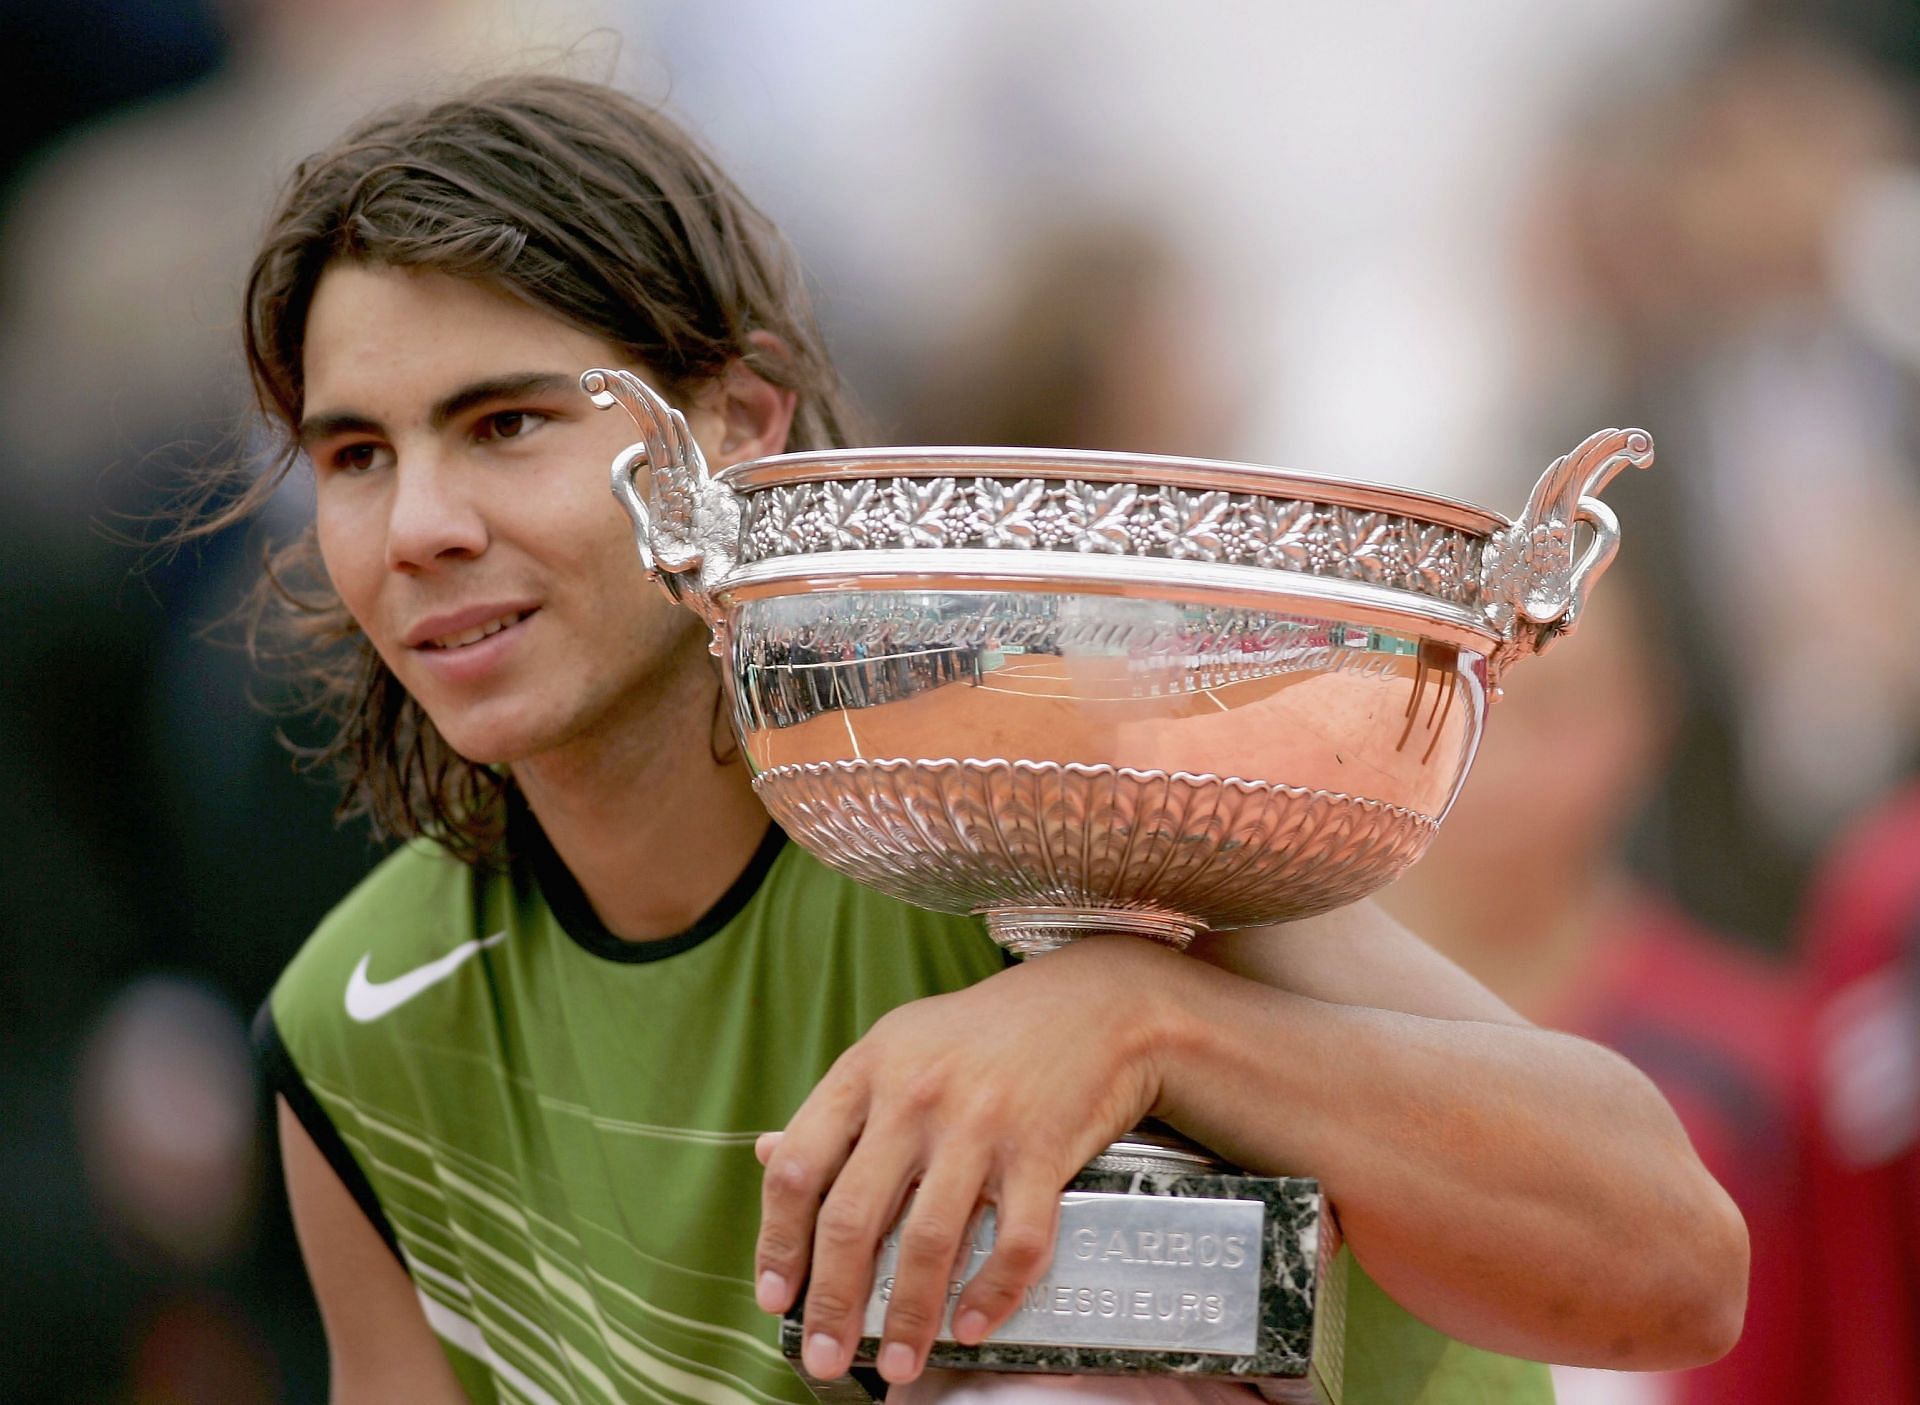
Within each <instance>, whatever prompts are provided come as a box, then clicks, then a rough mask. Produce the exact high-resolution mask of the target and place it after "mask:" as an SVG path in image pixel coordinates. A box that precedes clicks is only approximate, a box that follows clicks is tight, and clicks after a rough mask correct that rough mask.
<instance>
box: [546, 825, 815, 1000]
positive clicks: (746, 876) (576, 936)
mask: <svg viewBox="0 0 1920 1405" xmlns="http://www.w3.org/2000/svg"><path fill="white" fill-rule="evenodd" d="M509 823H510V824H511V825H512V826H513V833H512V840H511V842H512V844H513V848H514V852H516V853H522V854H525V855H526V856H527V858H528V860H529V861H530V862H531V864H532V866H533V873H534V877H535V879H536V880H537V881H538V882H539V884H540V892H541V893H542V895H543V896H545V898H546V900H547V906H548V907H549V908H550V909H552V911H553V915H554V919H555V920H556V921H558V922H559V924H560V930H561V931H563V932H565V933H566V934H567V935H568V936H569V937H570V938H572V939H573V943H574V945H575V946H578V947H579V948H580V949H581V950H582V951H585V952H587V953H588V954H589V955H592V956H598V957H600V958H601V959H603V960H606V961H619V962H624V963H626V964H629V965H631V964H635V963H638V962H642V961H663V960H665V959H666V958H667V957H669V956H678V955H679V954H680V953H681V952H683V951H691V950H692V949H693V948H694V947H696V946H698V945H700V943H701V942H703V941H705V940H706V939H707V938H708V937H711V936H712V935H714V933H716V932H718V931H719V930H720V929H721V928H722V927H724V926H726V925H727V923H729V922H731V921H733V919H734V918H735V917H737V916H739V914H740V910H741V909H742V908H744V907H745V906H746V905H747V903H748V902H749V901H750V900H751V899H752V897H753V895H754V894H755V893H757V892H759V891H760V885H761V883H763V882H765V881H766V877H767V872H768V870H770V869H771V868H772V867H773V861H774V860H775V859H777V858H779V857H780V851H781V849H783V848H785V847H786V843H787V834H786V831H785V830H783V829H781V828H780V826H779V825H777V824H774V823H772V822H771V821H769V822H768V824H767V832H766V833H765V834H764V835H762V836H761V839H760V847H759V848H757V849H755V850H754V851H753V857H752V858H750V859H748V860H747V866H746V868H744V869H743V870H741V873H740V876H739V877H738V878H736V879H734V880H733V884H732V886H731V887H729V888H728V889H727V891H726V892H724V893H722V894H721V895H720V900H719V901H718V902H716V903H715V904H714V905H713V906H712V907H710V908H708V909H707V911H706V913H705V915H704V916H702V917H701V918H700V920H699V921H697V922H695V923H694V924H693V925H692V926H691V927H689V928H687V930H686V931H684V932H678V933H676V934H674V935H673V936H670V937H657V938H653V939H651V940H648V941H636V942H630V941H625V940H623V939H621V938H620V937H616V936H615V935H614V934H613V933H612V932H610V931H608V930H607V925H606V923H604V922H602V921H601V920H600V915H599V914H598V913H597V912H595V911H594V910H593V904H592V903H590V902H588V901H587V895H586V894H585V893H584V892H582V891H581V888H580V883H579V880H578V879H576V878H575V877H574V876H573V874H572V873H571V872H570V871H569V870H568V868H567V866H566V864H565V863H564V862H562V860H561V858H560V855H559V854H557V853H555V852H554V848H553V845H552V844H551V843H549V842H548V841H547V836H546V832H545V831H544V830H542V829H541V828H540V823H539V821H538V820H536V819H535V818H534V817H533V814H532V812H531V811H529V810H528V809H526V808H525V806H524V805H516V806H515V807H514V811H513V814H512V818H511V820H510V821H509Z"/></svg>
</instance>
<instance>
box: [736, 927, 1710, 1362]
mask: <svg viewBox="0 0 1920 1405" xmlns="http://www.w3.org/2000/svg"><path fill="white" fill-rule="evenodd" d="M1194 954H1195V955H1198V956H1200V957H1202V958H1203V959H1201V960H1194V959H1192V957H1191V956H1177V955H1175V954H1174V953H1172V952H1168V951H1165V950H1162V949H1159V948H1156V947H1154V946H1152V945H1150V944H1148V943H1146V942H1142V941H1139V940H1137V939H1132V938H1119V937H1098V938H1092V939H1089V940H1087V941H1084V942H1080V943H1076V944H1075V945H1074V946H1072V947H1069V948H1068V949H1066V950H1063V951H1060V952H1055V953H1052V954H1049V955H1047V956H1045V957H1043V958H1041V959H1039V960H1037V961H1033V962H1030V963H1027V964H1025V965H1022V966H1020V967H1016V968H1014V969H1012V970H1009V971H1006V972H1003V973H1001V974H1000V975H997V976H994V977H992V978H990V979H989V980H987V981H984V982H982V983H980V984H979V985H977V986H975V987H973V988H971V989H970V990H966V991H959V992H956V993H954V994H951V995H943V996H937V997H934V998H933V999H930V1000H921V1001H916V1002H914V1003H913V1004H911V1005H908V1006H904V1007H902V1008H901V1009H900V1010H898V1011H895V1012H894V1013H892V1014H890V1015H888V1016H887V1017H886V1019H883V1020H882V1021H880V1022H879V1023H878V1024H876V1025H875V1027H874V1029H873V1030H872V1031H871V1032H870V1033H869V1034H868V1036H867V1037H866V1038H865V1039H863V1040H862V1041H861V1042H860V1043H859V1044H857V1045H855V1046H854V1048H853V1049H851V1050H849V1051H848V1053H847V1054H846V1055H845V1056H843V1057H842V1059H841V1060H840V1062H839V1063H837V1064H836V1065H835V1066H834V1069H833V1070H832V1072H830V1073H829V1075H828V1077H827V1078H826V1079H824V1080H823V1081H822V1083H821V1085H820V1087H819V1088H818V1089H817V1090H816V1091H815V1094H814V1096H813V1097H811V1098H810V1099H809V1100H808V1102H807V1104H806V1106H804V1107H803V1108H802V1109H801V1111H800V1112H799V1113H798V1114H797V1115H796V1116H795V1118H794V1120H793V1122H792V1123H790V1124H789V1127H788V1131H787V1134H786V1136H785V1137H783V1138H782V1139H781V1140H780V1143H779V1145H778V1146H777V1147H774V1148H770V1149H769V1159H768V1174H767V1181H766V1190H765V1194H764V1204H763V1218H762V1232H761V1245H760V1255H759V1266H760V1270H761V1272H762V1273H763V1274H769V1273H770V1274H771V1275H772V1276H773V1279H772V1281H769V1280H766V1279H764V1278H763V1280H762V1294H761V1299H762V1305H763V1306H765V1307H768V1308H769V1309H771V1310H778V1309H779V1308H780V1307H784V1306H785V1303H786V1302H787V1301H790V1300H791V1298H792V1295H793V1292H794V1287H795V1285H796V1284H797V1283H798V1282H799V1279H800V1276H801V1275H802V1274H804V1273H805V1272H806V1271H807V1269H808V1267H809V1264H810V1265H811V1270H812V1275H813V1277H812V1284H811V1287H810V1288H809V1291H808V1299H807V1310H806V1312H807V1327H806V1333H807V1337H808V1341H809V1369H811V1370H814V1371H815V1373H816V1374H828V1375H833V1374H838V1373H839V1370H840V1369H844V1365H845V1360H846V1356H847V1354H848V1353H849V1352H850V1351H851V1349H852V1345H853V1340H854V1336H855V1331H854V1328H855V1327H856V1326H857V1318H858V1313H859V1310H860V1305H861V1304H862V1303H863V1302H864V1297H865V1292H866V1289H867V1286H868V1283H869V1281H870V1277H871V1269H872V1261H873V1250H874V1246H875V1244H876V1243H877V1241H878V1238H879V1236H880V1234H881V1233H882V1232H883V1231H884V1230H885V1229H886V1227H887V1225H888V1224H889V1223H890V1222H891V1220H892V1218H893V1217H894V1215H895V1214H896V1213H897V1211H898V1208H899V1206H900V1204H901V1203H902V1200H903V1198H904V1196H905V1193H906V1191H907V1189H908V1187H909V1186H912V1185H915V1184H917V1186H918V1189H917V1191H916V1195H915V1200H914V1206H913V1210H912V1212H911V1213H910V1215H909V1217H908V1220H907V1223H906V1225H905V1226H904V1227H903V1235H902V1256H901V1266H900V1270H899V1273H898V1275H897V1277H896V1284H895V1290H894V1294H893V1297H892V1300H891V1305H890V1308H889V1316H888V1322H887V1331H886V1344H885V1345H883V1348H882V1361H881V1372H882V1374H883V1375H886V1376H888V1377H889V1378H890V1379H896V1380H897V1379H909V1378H911V1375H912V1374H915V1373H917V1371H918V1369H919V1363H920V1361H922V1360H924V1356H925V1350H926V1347H927V1345H928V1344H929V1343H930V1341H931V1338H932V1334H933V1331H934V1329H935V1326H936V1324H937V1321H938V1314H939V1312H940V1310H941V1308H942V1306H943V1302H944V1288H945V1280H946V1267H947V1265H948V1264H950V1263H951V1262H952V1258H953V1253H954V1250H955V1249H956V1248H957V1246H958V1242H959V1239H960V1236H961V1233H962V1232H963V1230H964V1227H965V1223H966V1220H967V1218H968V1216H969V1215H970V1214H971V1212H972V1209H973V1207H974V1204H975V1202H976V1200H978V1199H985V1200H986V1201H988V1202H990V1203H992V1204H994V1205H995V1206H996V1208H997V1211H998V1214H999V1230H998V1240H997V1246H996V1250H995V1253H994V1255H993V1257H992V1258H991V1259H990V1260H989V1262H988V1263H987V1265H986V1266H985V1267H984V1268H983V1270H982V1271H981V1273H980V1274H979V1275H978V1276H976V1278H975V1279H974V1280H973V1281H972V1283H971V1284H970V1285H969V1286H968V1289H967V1291H966V1292H965V1293H964V1294H963V1295H962V1297H961V1299H960V1302H959V1304H958V1306H957V1311H956V1315H955V1325H956V1334H957V1335H958V1336H960V1337H961V1338H962V1339H963V1340H977V1339H978V1338H979V1337H980V1336H982V1335H984V1334H985V1333H986V1332H988V1331H990V1330H992V1328H993V1327H995V1326H998V1325H999V1323H1001V1322H1002V1321H1004V1320H1005V1318H1006V1317H1007V1316H1008V1315H1010V1314H1011V1312H1012V1311H1013V1309H1014V1307H1015V1306H1016V1305H1017V1303H1018V1300H1019V1295H1020V1293H1021V1292H1022V1291H1023V1290H1024V1288H1025V1287H1026V1285H1027V1284H1028V1283H1029V1282H1030V1281H1031V1280H1032V1279H1033V1278H1034V1277H1035V1276H1036V1275H1037V1274H1038V1273H1039V1272H1040V1271H1041V1270H1042V1269H1043V1268H1044V1267H1045V1262H1046V1258H1047V1253H1048V1250H1049V1248H1050V1246H1051V1243H1052V1238H1053V1230H1054V1214H1055V1207H1056V1204H1057V1195H1058V1192H1059V1189H1060V1187H1061V1186H1062V1185H1063V1184H1064V1183H1065V1182H1066V1180H1067V1179H1068V1178H1069V1177H1070V1176H1071V1175H1072V1174H1073V1173H1074V1172H1075V1171H1076V1170H1078V1168H1079V1167H1080V1165H1081V1164H1083V1163H1084V1162H1085V1161H1086V1160H1087V1159H1088V1158H1089V1157H1090V1156H1091V1155H1093V1154H1094V1153H1095V1152H1096V1151H1098V1150H1099V1149H1100V1148H1101V1147H1102V1146H1104V1145H1105V1143H1106V1142H1107V1141H1109V1140H1111V1139H1112V1138H1113V1137H1114V1136H1117V1135H1118V1134H1119V1133H1120V1132H1121V1131H1123V1130H1124V1129H1125V1128H1127V1127H1128V1126H1130V1125H1131V1124H1132V1123H1133V1122H1134V1121H1135V1120H1136V1119H1137V1118H1138V1117H1140V1116H1142V1115H1144V1114H1146V1113H1147V1112H1149V1111H1151V1112H1154V1113H1156V1114H1157V1115H1159V1116H1162V1117H1165V1118H1166V1119H1167V1120H1168V1121H1169V1122H1171V1123H1173V1124H1174V1125H1175V1126H1177V1127H1179V1128H1180V1129H1181V1130H1182V1131H1184V1132H1186V1133H1188V1134H1189V1135H1191V1136H1193V1137H1195V1138H1196V1139H1197V1140H1199V1141H1201V1142H1203V1143H1205V1144H1207V1145H1209V1146H1212V1147H1214V1148H1215V1149H1216V1150H1218V1151H1220V1152H1222V1153H1223V1154H1224V1155H1226V1156H1228V1157H1231V1158H1232V1159H1234V1160H1237V1161H1239V1162H1241V1163H1242V1164H1244V1165H1247V1166H1249V1167H1252V1168H1255V1169H1259V1170H1265V1171H1269V1172H1286V1171H1292V1172H1298V1173H1301V1174H1312V1175H1315V1176H1318V1177H1319V1178H1320V1179H1321V1180H1322V1182H1323V1183H1324V1184H1325V1186H1326V1188H1327V1191H1328V1194H1329V1197H1330V1198H1331V1199H1332V1200H1333V1202H1334V1204H1335V1205H1336V1206H1337V1207H1338V1208H1339V1211H1340V1215H1341V1219H1342V1223H1343V1225H1344V1227H1345V1228H1346V1230H1347V1233H1348V1235H1349V1237H1350V1238H1351V1240H1352V1243H1353V1245H1354V1251H1355V1253H1356V1254H1357V1255H1358V1256H1359V1257H1360V1258H1361V1260H1362V1262H1364V1263H1365V1264H1366V1266H1367V1268H1368V1270H1369V1272H1371V1273H1372V1274H1373V1275H1374V1276H1375V1277H1376V1278H1377V1279H1378V1280H1379V1281H1380V1282H1381V1284H1382V1286H1383V1287H1385V1288H1386V1289H1387V1291H1388V1292H1389V1293H1391V1294H1392V1295H1393V1296H1394V1297H1395V1298H1396V1299H1398V1300H1399V1301H1400V1302H1401V1303H1402V1304H1403V1305H1404V1306H1406V1307H1408V1308H1409V1309H1410V1310H1412V1311H1413V1312H1415V1313H1416V1314H1417V1315H1419V1316H1421V1317H1422V1318H1424V1319H1425V1320H1427V1321H1429V1322H1431V1323H1432V1324H1433V1325H1434V1326H1436V1327H1439V1328H1440V1329H1441V1330H1443V1331H1446V1332H1448V1333H1449V1334H1451V1335H1454V1336H1456V1337H1459V1338H1460V1339H1462V1340H1464V1341H1468V1342H1470V1343H1472V1344H1474V1345H1478V1346H1484V1347H1488V1348H1490V1349H1494V1350H1500V1351H1507V1352H1512V1353H1514V1354H1517V1355H1523V1356H1529V1357H1534V1358H1538V1359H1544V1360H1558V1361H1567V1362H1577V1363H1592V1364H1600V1365H1606V1366H1612V1367H1617V1368H1628V1369H1653V1368H1663V1367H1672V1366H1681V1365H1688V1364H1696V1363H1698V1362H1701V1361H1704V1360H1708V1359H1711V1358H1712V1357H1714V1356H1717V1355H1719V1354H1721V1353H1722V1352H1724V1351H1725V1350H1726V1349H1727V1348H1728V1347H1729V1346H1730V1345H1731V1344H1732V1342H1733V1340H1734V1339H1735V1337H1736V1336H1737V1335H1738V1330H1739V1325H1740V1320H1741V1315H1742V1307H1743V1303H1744V1290H1745V1282H1746V1233H1745V1226H1744V1225H1743V1224H1742V1222H1741V1220H1740V1217H1739V1215H1738V1213H1737V1212H1736V1211H1735V1210H1734V1209H1733V1207H1732V1205H1731V1202H1730V1201H1729V1200H1728V1199H1727V1197H1726V1196H1725V1194H1724V1192H1722V1191H1721V1190H1720V1188H1719V1186H1718V1185H1716V1184H1715V1183H1714V1182H1713V1180H1712V1178H1711V1177H1709V1176H1708V1175H1707V1174H1706V1172H1705V1171H1704V1169H1702V1168H1701V1166H1700V1164H1699V1161H1698V1159H1697V1158H1696V1157H1695V1156H1694V1154H1693V1151H1692V1149H1691V1147H1690V1146H1689V1145H1688V1143H1687V1140H1686V1137H1685V1135H1684V1134H1683V1133H1682V1132H1681V1130H1680V1128H1679V1124H1678V1122H1677V1121H1676V1120H1675V1119H1674V1117H1673V1115H1672V1113H1671V1111H1670V1110H1669V1109H1668V1108H1667V1106H1666V1103H1665V1102H1664V1100H1663V1099H1662V1098H1661V1097H1660V1095H1659V1094H1658V1093H1657V1092H1656V1091H1655V1090H1654V1088H1653V1087H1652V1085H1651V1084H1649V1083H1648V1082H1647V1081H1646V1080H1645V1079H1644V1078H1643V1077H1642V1076H1641V1075H1640V1074H1639V1073H1638V1072H1636V1071H1635V1070H1634V1069H1633V1068H1632V1067H1631V1066H1630V1065H1628V1064H1627V1063H1626V1062H1625V1061H1624V1060H1621V1059H1619V1058H1618V1057H1616V1056H1615V1055H1613V1054H1610V1053H1608V1052H1607V1051H1605V1050H1603V1049H1600V1048H1599V1047H1598V1046H1595V1045H1593V1044H1590V1043H1587V1042H1586V1041H1584V1040H1580V1039H1576V1038H1574V1037H1572V1036H1569V1035H1564V1034H1558V1033H1553V1032H1550V1031H1545V1030H1540V1029H1536V1028H1534V1027H1533V1026H1531V1025H1529V1024H1527V1023H1526V1022H1525V1021H1524V1020H1522V1019H1521V1018H1520V1017H1519V1016H1518V1015H1516V1014H1514V1013H1513V1012H1512V1011H1511V1010H1510V1009H1508V1008H1507V1007H1506V1006H1505V1005H1503V1004H1502V1003H1501V1002H1500V1001H1498V1000H1497V999H1495V998H1494V997H1493V996H1492V995H1491V994H1490V993H1488V992H1487V991H1486V990H1485V989H1484V988H1483V987H1481V986H1480V985H1479V984H1478V983H1477V982H1475V981H1474V980H1473V979H1472V978H1471V977H1469V976H1467V975H1466V974H1465V973H1464V972H1463V971H1461V970H1460V969H1459V968H1458V967H1456V966H1454V965H1453V964H1452V963H1451V962H1449V961H1447V960H1446V959H1445V958H1443V957H1441V956H1440V955H1439V954H1438V953H1437V952H1435V951H1433V950H1432V949H1431V948H1430V947H1428V946H1426V944H1425V943H1423V942H1420V941H1419V940H1418V939H1417V938H1414V937H1413V936H1411V935H1410V934H1408V933H1407V932H1405V931H1404V929H1402V928H1400V927H1399V926H1398V925H1397V924H1395V923H1394V922H1392V920H1391V919H1390V918H1388V917H1387V916H1386V915H1385V914H1384V913H1383V912H1381V911H1380V910H1379V909H1378V908H1377V907H1375V906H1374V905H1372V904H1363V905H1360V906H1359V907H1356V908H1352V909H1347V910H1345V911H1342V912H1339V913H1334V914H1330V915H1328V916H1326V917H1323V918H1318V919H1315V920H1313V921H1310V922H1302V923H1294V924H1290V925H1289V926H1287V927H1285V928H1276V929H1269V930H1263V931H1259V932H1247V933H1236V934H1227V935H1218V936H1213V937H1210V938H1208V939H1206V940H1204V941H1203V942H1200V943H1196V948H1195V953H1194ZM1036 1075H1037V1076H1036ZM970 1309H971V1310H976V1311H977V1312H978V1316H977V1317H972V1318H969V1310H970ZM896 1343H898V1344H899V1345H901V1346H903V1347H905V1348H906V1349H907V1351H909V1352H911V1357H909V1356H907V1355H906V1354H904V1353H901V1352H896V1353H895V1354H894V1356H895V1359H894V1361H893V1363H891V1367H890V1363H889V1362H888V1360H887V1347H889V1346H893V1345H895V1344H896ZM822 1368H826V1369H824V1370H823V1369H822Z"/></svg>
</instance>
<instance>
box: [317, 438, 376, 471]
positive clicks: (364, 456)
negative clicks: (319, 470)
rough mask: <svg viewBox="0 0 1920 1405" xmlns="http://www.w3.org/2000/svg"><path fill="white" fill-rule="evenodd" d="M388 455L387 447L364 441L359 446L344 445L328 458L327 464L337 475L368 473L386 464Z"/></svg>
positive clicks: (367, 440)
mask: <svg viewBox="0 0 1920 1405" xmlns="http://www.w3.org/2000/svg"><path fill="white" fill-rule="evenodd" d="M386 455H387V449H386V445H384V444H381V443H378V442H377V441H375V440H371V439H363V440H361V441H360V442H359V443H357V444H343V445H342V446H341V447H339V448H338V449H335V450H334V451H333V452H332V453H330V454H328V455H327V456H326V462H327V467H328V468H330V469H332V470H334V471H335V472H336V473H367V472H369V471H371V470H373V469H376V468H378V467H380V466H381V465H382V464H383V463H384V462H386Z"/></svg>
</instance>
